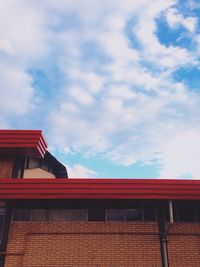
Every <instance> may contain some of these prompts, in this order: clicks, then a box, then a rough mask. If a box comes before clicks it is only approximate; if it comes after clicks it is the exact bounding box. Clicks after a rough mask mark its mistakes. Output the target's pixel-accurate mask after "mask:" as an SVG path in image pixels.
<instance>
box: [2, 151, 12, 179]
mask: <svg viewBox="0 0 200 267" xmlns="http://www.w3.org/2000/svg"><path fill="white" fill-rule="evenodd" d="M13 165H14V158H13V157H11V156H10V157H9V156H7V157H6V156H5V157H2V156H1V157H0V178H11V177H12V171H13Z"/></svg>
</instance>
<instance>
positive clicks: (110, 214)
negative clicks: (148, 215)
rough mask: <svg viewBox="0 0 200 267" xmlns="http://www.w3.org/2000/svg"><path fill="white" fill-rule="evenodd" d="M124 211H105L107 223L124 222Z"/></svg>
mask: <svg viewBox="0 0 200 267" xmlns="http://www.w3.org/2000/svg"><path fill="white" fill-rule="evenodd" d="M124 215H125V214H124V210H122V209H107V210H106V219H107V221H124Z"/></svg>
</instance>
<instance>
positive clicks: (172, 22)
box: [166, 8, 197, 33]
mask: <svg viewBox="0 0 200 267" xmlns="http://www.w3.org/2000/svg"><path fill="white" fill-rule="evenodd" d="M166 18H167V22H168V24H169V26H170V27H171V28H176V27H178V26H180V25H181V26H183V27H184V28H185V29H187V30H188V31H190V32H192V33H193V32H194V31H195V30H196V25H197V19H196V18H195V17H186V18H184V17H183V15H182V14H180V13H179V12H178V11H177V10H176V9H175V8H170V9H168V11H167V14H166Z"/></svg>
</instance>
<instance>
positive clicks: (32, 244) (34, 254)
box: [5, 222, 161, 267]
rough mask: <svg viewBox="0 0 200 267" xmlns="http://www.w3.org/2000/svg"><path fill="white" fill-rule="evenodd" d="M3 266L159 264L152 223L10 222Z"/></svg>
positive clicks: (86, 266) (158, 247) (156, 239)
mask: <svg viewBox="0 0 200 267" xmlns="http://www.w3.org/2000/svg"><path fill="white" fill-rule="evenodd" d="M5 266H6V267H23V266H24V267H36V266H37V267H43V266H45V267H65V266H81V267H84V266H85V267H89V266H109V267H115V266H119V267H121V266H137V267H138V266H140V267H143V266H145V267H151V266H152V267H156V266H157V267H160V266H161V258H160V243H159V236H158V227H157V224H156V223H142V222H139V223H130V222H121V223H119V222H13V223H12V224H11V228H10V234H9V241H8V249H7V256H6V264H5Z"/></svg>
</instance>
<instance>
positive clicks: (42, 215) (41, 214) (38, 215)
mask: <svg viewBox="0 0 200 267" xmlns="http://www.w3.org/2000/svg"><path fill="white" fill-rule="evenodd" d="M46 220H47V210H46V209H33V210H32V221H46Z"/></svg>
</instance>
